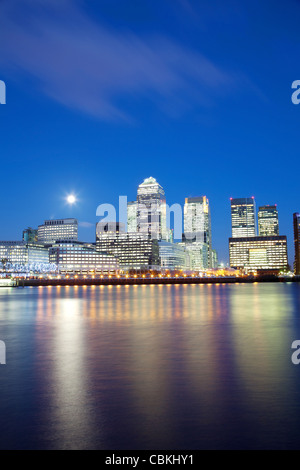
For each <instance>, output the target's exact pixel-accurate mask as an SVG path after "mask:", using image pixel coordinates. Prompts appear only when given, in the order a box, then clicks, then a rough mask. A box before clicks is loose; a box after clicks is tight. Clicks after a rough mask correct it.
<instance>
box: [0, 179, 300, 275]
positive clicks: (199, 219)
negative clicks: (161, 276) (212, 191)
mask: <svg viewBox="0 0 300 470" xmlns="http://www.w3.org/2000/svg"><path fill="white" fill-rule="evenodd" d="M168 210H169V208H168V206H167V203H166V197H165V192H164V189H163V188H162V186H161V185H160V184H159V183H158V182H157V181H156V179H155V178H152V177H150V178H146V179H145V180H144V181H143V182H142V183H141V184H140V185H139V186H138V189H137V198H136V200H135V201H130V202H128V203H127V224H125V223H123V222H117V221H100V222H99V223H97V224H96V237H95V241H94V242H91V243H86V242H81V241H79V240H78V221H77V220H76V219H74V218H67V219H57V220H45V222H44V223H43V224H41V225H39V226H38V228H37V229H35V228H32V227H29V228H27V229H26V230H24V231H23V237H22V241H5V242H0V263H1V264H2V271H4V270H5V267H6V266H8V265H10V266H25V265H26V266H37V265H38V263H42V264H43V265H44V264H45V263H49V265H50V266H56V267H57V268H56V270H57V273H61V274H78V275H88V276H89V275H98V274H107V273H111V272H116V271H120V270H121V271H123V272H130V271H131V272H132V271H136V272H137V271H139V272H141V271H148V270H151V271H161V270H170V271H185V272H187V271H190V272H198V273H201V272H206V271H210V272H212V270H217V268H218V255H217V252H216V250H215V249H213V245H212V230H211V213H210V205H209V200H208V198H207V197H206V196H199V197H188V198H186V199H185V204H184V210H183V220H181V225H180V227H181V229H180V234H179V235H180V239H178V238H179V237H178V236H177V237H176V239H175V240H174V230H171V228H170V226H169V225H170V220H169V219H170V217H169V213H168ZM181 217H182V215H181ZM182 223H183V227H184V229H183V233H181V232H182ZM231 225H232V236H231V238H230V239H229V256H230V268H231V269H232V270H239V271H241V272H243V273H246V274H249V273H274V274H278V273H280V272H282V271H287V270H288V255H287V237H286V236H284V235H280V234H279V233H280V232H279V223H278V211H277V206H276V205H266V206H261V207H259V210H258V214H257V215H256V206H255V199H254V197H251V198H239V199H231ZM177 233H178V232H177ZM294 242H295V263H294V272H295V274H297V275H300V215H299V214H298V213H295V214H294ZM27 272H28V270H27ZM33 274H34V273H33Z"/></svg>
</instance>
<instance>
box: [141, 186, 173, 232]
mask: <svg viewBox="0 0 300 470" xmlns="http://www.w3.org/2000/svg"><path fill="white" fill-rule="evenodd" d="M137 231H138V232H139V233H142V234H145V235H147V236H149V237H151V238H152V239H156V240H166V239H167V223H166V199H165V192H164V190H163V188H162V187H161V186H160V184H159V183H158V182H157V181H156V179H155V178H152V177H150V178H146V179H145V180H144V181H143V183H141V184H140V185H139V187H138V191H137Z"/></svg>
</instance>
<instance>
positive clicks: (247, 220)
mask: <svg viewBox="0 0 300 470" xmlns="http://www.w3.org/2000/svg"><path fill="white" fill-rule="evenodd" d="M230 201H231V227H232V238H242V237H255V236H256V235H257V229H256V206H255V200H254V197H250V198H238V199H233V198H231V199H230Z"/></svg>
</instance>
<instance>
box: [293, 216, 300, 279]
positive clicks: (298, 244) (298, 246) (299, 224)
mask: <svg viewBox="0 0 300 470" xmlns="http://www.w3.org/2000/svg"><path fill="white" fill-rule="evenodd" d="M293 221H294V243H295V262H294V272H295V274H297V275H298V276H299V275H300V214H299V213H298V212H295V214H293Z"/></svg>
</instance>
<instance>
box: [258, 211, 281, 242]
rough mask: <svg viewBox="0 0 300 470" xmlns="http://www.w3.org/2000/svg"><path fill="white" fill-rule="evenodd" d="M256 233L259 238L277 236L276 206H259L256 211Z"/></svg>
mask: <svg viewBox="0 0 300 470" xmlns="http://www.w3.org/2000/svg"><path fill="white" fill-rule="evenodd" d="M258 233H259V236H260V237H272V236H277V235H279V223H278V210H277V205H276V204H275V205H274V206H261V207H259V210H258Z"/></svg>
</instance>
